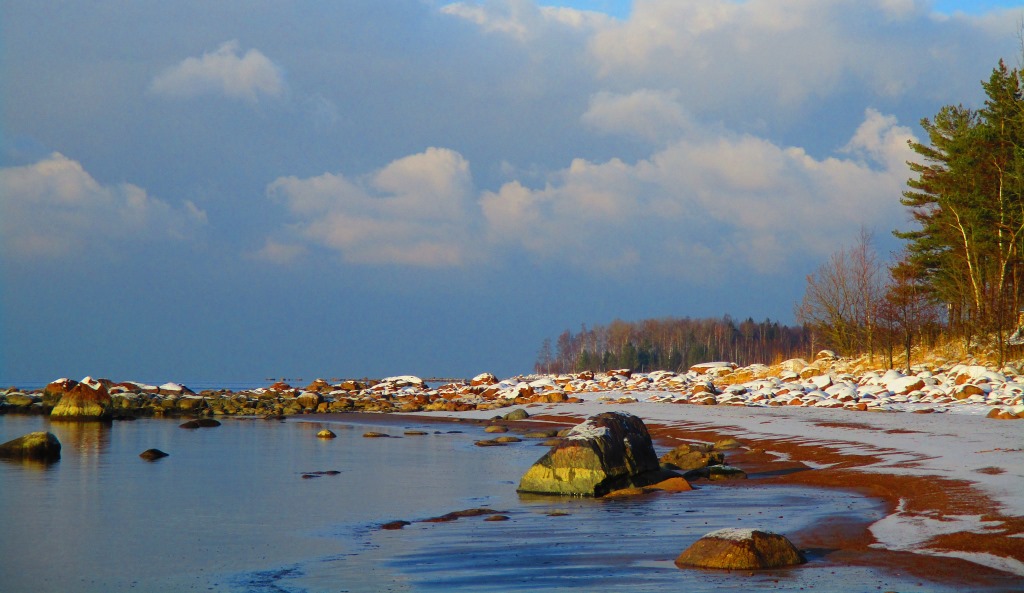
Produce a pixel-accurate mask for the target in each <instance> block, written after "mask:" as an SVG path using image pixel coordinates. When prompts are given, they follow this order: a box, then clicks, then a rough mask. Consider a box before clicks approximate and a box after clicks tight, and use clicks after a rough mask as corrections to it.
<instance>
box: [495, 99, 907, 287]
mask: <svg viewBox="0 0 1024 593" xmlns="http://www.w3.org/2000/svg"><path fill="white" fill-rule="evenodd" d="M910 137H911V133H910V131H909V130H908V129H907V128H904V127H900V126H898V125H896V122H895V120H894V119H893V118H890V117H886V116H882V115H881V114H879V113H878V112H876V111H873V110H868V111H867V113H866V114H865V120H864V123H863V124H862V125H861V126H860V128H859V129H858V130H857V131H856V132H855V134H854V136H853V139H852V140H851V142H850V143H849V148H848V150H847V152H848V153H850V154H851V155H853V158H839V157H829V158H825V159H820V160H819V159H815V158H813V157H811V156H809V155H808V154H807V153H806V152H805V151H804V150H802V149H800V148H797V147H784V146H779V145H776V144H774V143H772V142H769V141H767V140H765V139H763V138H757V137H754V136H749V135H732V136H730V135H720V134H710V133H705V134H701V133H696V134H693V135H691V136H689V137H687V138H683V139H680V140H677V141H676V142H673V143H671V144H669V145H668V146H666V147H665V148H664V149H662V150H659V151H658V152H656V153H654V154H653V155H651V156H650V157H649V158H648V159H645V160H641V161H639V162H637V163H635V164H627V163H624V162H622V161H621V160H618V159H612V160H610V161H607V162H605V163H591V162H587V161H584V160H576V161H574V162H573V163H572V165H571V166H570V167H569V168H568V169H566V170H564V171H562V172H560V173H558V174H557V175H555V176H553V178H552V181H551V182H550V183H548V184H547V185H546V186H545V187H543V188H539V189H529V188H527V187H525V186H523V185H522V184H521V183H519V182H511V183H508V184H506V185H505V186H504V187H502V188H501V189H499V190H498V191H496V192H488V193H486V194H485V195H484V196H483V198H482V200H481V207H482V210H483V215H484V217H485V219H486V220H487V223H488V229H489V233H490V236H491V238H492V240H493V241H498V242H504V243H514V244H518V245H519V246H521V247H522V248H524V249H526V250H527V251H529V252H531V253H533V254H534V255H535V256H536V257H538V258H541V259H551V260H555V261H567V262H571V263H573V264H574V265H577V266H583V267H591V268H594V269H596V270H608V269H614V268H615V267H617V266H619V265H621V264H622V263H625V262H632V261H636V262H640V265H641V266H644V267H647V268H649V269H650V270H653V271H663V272H664V271H667V270H671V269H673V268H675V269H676V272H675V273H677V274H680V275H684V276H685V275H688V274H690V275H693V277H697V276H700V275H702V274H704V273H705V271H706V269H708V268H712V269H731V270H733V272H735V271H736V270H739V269H746V270H748V271H754V272H762V273H765V272H772V271H778V270H780V269H782V268H783V267H784V266H785V265H786V263H787V261H788V260H789V258H792V257H794V256H797V255H808V254H811V255H819V256H827V254H828V253H829V252H831V251H832V250H834V249H835V248H836V247H837V245H838V244H839V243H841V242H842V241H843V240H844V239H847V238H849V236H850V234H851V232H853V230H855V229H856V228H857V227H858V226H859V225H860V224H866V225H868V226H871V225H872V224H876V223H877V224H886V225H888V224H892V222H890V221H892V220H893V219H894V217H895V216H896V215H897V212H898V210H899V208H900V206H899V201H898V197H899V195H900V191H901V190H902V187H903V185H904V183H905V181H906V179H907V177H908V176H909V171H908V169H907V168H906V165H905V161H906V160H908V159H909V158H911V156H912V153H911V152H910V150H909V148H908V147H907V145H906V140H907V139H908V138H910ZM844 154H845V153H844ZM865 155H866V156H867V157H870V158H867V159H865V158H863V157H864V156H865ZM694 254H700V255H699V257H700V258H702V260H707V259H710V260H713V261H701V262H695V261H693V257H694Z"/></svg>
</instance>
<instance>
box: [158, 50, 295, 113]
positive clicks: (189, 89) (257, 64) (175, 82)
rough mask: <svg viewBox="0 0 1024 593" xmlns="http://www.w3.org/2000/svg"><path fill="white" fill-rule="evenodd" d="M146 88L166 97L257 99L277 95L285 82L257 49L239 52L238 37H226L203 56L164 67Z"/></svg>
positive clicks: (255, 100) (283, 87)
mask: <svg viewBox="0 0 1024 593" xmlns="http://www.w3.org/2000/svg"><path fill="white" fill-rule="evenodd" d="M149 88H150V91H151V92H153V93H155V94H157V95H163V96H167V97H181V98H191V97H197V96H200V95H215V94H221V95H224V96H226V97H229V98H232V99H242V100H244V101H248V102H250V103H256V102H257V101H258V100H259V98H260V96H269V97H277V96H280V95H281V94H282V93H283V92H284V90H285V82H284V75H283V73H282V71H281V69H280V68H279V67H278V66H276V65H275V64H274V63H273V62H272V61H270V59H269V58H267V57H266V56H265V55H263V54H262V53H261V52H260V51H259V50H257V49H250V50H249V51H247V52H245V54H244V55H240V53H239V44H238V41H228V42H226V43H223V44H222V45H221V46H220V47H218V48H217V49H216V50H215V51H213V52H208V53H205V54H203V55H202V57H199V58H185V60H183V61H182V62H181V63H179V64H178V65H176V66H173V67H171V68H168V69H167V70H164V71H163V72H161V73H160V74H158V75H157V76H156V77H155V78H154V79H153V81H152V83H151V84H150V87H149Z"/></svg>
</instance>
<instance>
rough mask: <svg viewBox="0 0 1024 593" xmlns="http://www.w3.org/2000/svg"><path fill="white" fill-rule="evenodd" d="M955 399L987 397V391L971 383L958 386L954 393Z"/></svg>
mask: <svg viewBox="0 0 1024 593" xmlns="http://www.w3.org/2000/svg"><path fill="white" fill-rule="evenodd" d="M952 395H953V399H967V398H969V397H971V396H972V395H985V390H984V389H982V388H981V387H978V386H977V385H972V384H971V383H963V384H961V385H958V386H957V388H956V389H955V390H954V391H953V394H952Z"/></svg>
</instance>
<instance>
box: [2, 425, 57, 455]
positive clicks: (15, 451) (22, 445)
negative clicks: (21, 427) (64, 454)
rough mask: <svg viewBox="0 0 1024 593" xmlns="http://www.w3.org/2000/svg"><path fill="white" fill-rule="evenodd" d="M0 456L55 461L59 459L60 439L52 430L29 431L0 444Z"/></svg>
mask: <svg viewBox="0 0 1024 593" xmlns="http://www.w3.org/2000/svg"><path fill="white" fill-rule="evenodd" d="M0 457H3V458H7V459H32V460H35V461H57V460H58V459H60V441H58V440H57V437H56V436H55V435H54V434H53V433H52V432H30V433H28V434H26V435H24V436H20V437H18V438H16V439H13V440H10V441H7V442H6V443H3V444H2V445H0Z"/></svg>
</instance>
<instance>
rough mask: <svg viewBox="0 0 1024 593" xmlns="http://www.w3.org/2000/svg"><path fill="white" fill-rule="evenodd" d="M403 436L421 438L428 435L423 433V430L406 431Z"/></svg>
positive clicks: (425, 432)
mask: <svg viewBox="0 0 1024 593" xmlns="http://www.w3.org/2000/svg"><path fill="white" fill-rule="evenodd" d="M405 434H406V435H407V436H411V437H421V436H425V435H427V434H429V433H428V432H427V431H425V430H407V431H405Z"/></svg>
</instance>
